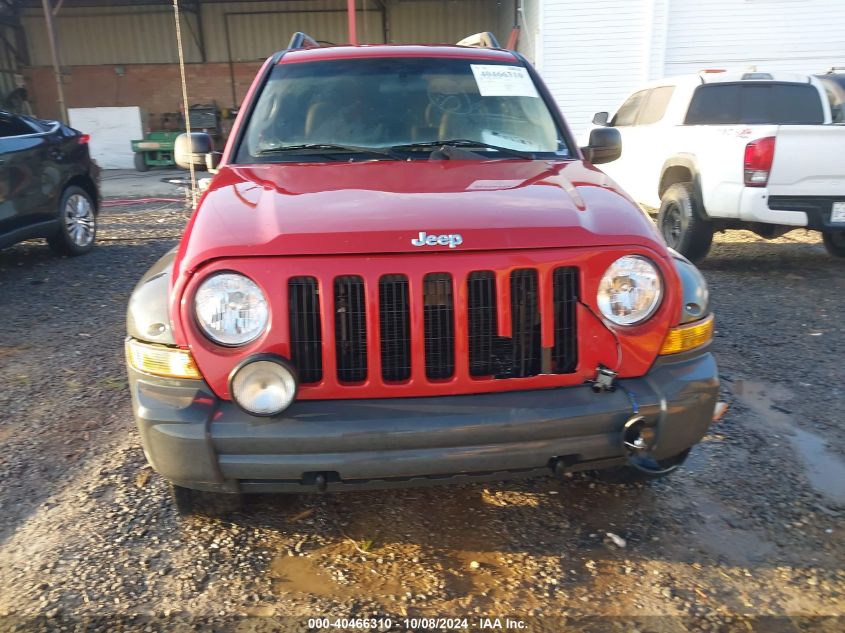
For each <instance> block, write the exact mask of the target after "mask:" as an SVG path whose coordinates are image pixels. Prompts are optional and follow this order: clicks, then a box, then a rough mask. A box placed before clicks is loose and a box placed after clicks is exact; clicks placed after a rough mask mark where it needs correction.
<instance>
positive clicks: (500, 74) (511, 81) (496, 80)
mask: <svg viewBox="0 0 845 633" xmlns="http://www.w3.org/2000/svg"><path fill="white" fill-rule="evenodd" d="M470 67H471V68H472V74H473V75H475V82H476V83H477V84H478V92H479V93H481V96H482V97H539V96H540V95H539V94H537V88H536V87H535V86H534V82H533V81H531V76H530V75H529V74H528V70H526V69H525V68H522V67H521V66H498V65H492V64H470Z"/></svg>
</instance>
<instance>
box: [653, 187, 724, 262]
mask: <svg viewBox="0 0 845 633" xmlns="http://www.w3.org/2000/svg"><path fill="white" fill-rule="evenodd" d="M700 206H701V205H700V204H699V203H698V201H697V200H696V197H695V192H694V191H693V187H692V184H690V183H688V182H683V183H678V184H675V185H672V186H671V187H669V188H668V189H667V190H666V191H665V192H664V193H663V197H662V198H661V199H660V212H659V213H658V215H657V226H658V227H659V228H660V234H661V235H662V236H663V239H664V240H665V241H666V245H667V246H669V247H671V248H674V249H675V250H676V251H678V252H679V253H681V255H684V256H685V257H686V258H687V259H689V260H690V261H692V262H699V261H701V260H702V259H704V258H705V257H706V256H707V253H708V252H710V245H711V244H712V243H713V224H712V223H711V222H710V221H708V220H705V219H703V217H702V216H703V215H704V214H703V211H702V209H701V208H700Z"/></svg>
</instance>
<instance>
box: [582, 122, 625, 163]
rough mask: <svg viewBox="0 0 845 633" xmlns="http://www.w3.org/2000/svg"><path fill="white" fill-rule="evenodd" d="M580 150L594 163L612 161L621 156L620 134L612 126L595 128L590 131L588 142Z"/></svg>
mask: <svg viewBox="0 0 845 633" xmlns="http://www.w3.org/2000/svg"><path fill="white" fill-rule="evenodd" d="M581 151H582V152H583V153H584V158H585V159H586V160H588V161H590V162H591V163H593V164H594V165H599V164H601V163H610V162H613V161H614V160H616V159H617V158H619V157H620V156H622V135H621V134H620V133H619V130H617V129H616V128H613V127H600V128H597V129H595V130H593V131H592V132H590V144H589V145H588V146H587V147H582V148H581Z"/></svg>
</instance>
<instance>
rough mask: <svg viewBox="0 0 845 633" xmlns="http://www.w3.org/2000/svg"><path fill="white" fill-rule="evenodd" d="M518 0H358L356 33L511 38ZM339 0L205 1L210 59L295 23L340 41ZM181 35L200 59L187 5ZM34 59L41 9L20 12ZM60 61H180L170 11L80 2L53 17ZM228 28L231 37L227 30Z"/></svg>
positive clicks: (276, 42) (257, 52)
mask: <svg viewBox="0 0 845 633" xmlns="http://www.w3.org/2000/svg"><path fill="white" fill-rule="evenodd" d="M513 3H514V0H387V12H386V15H384V13H383V12H382V10H381V9H380V8H379V5H378V4H377V3H376V2H375V0H368V4H367V5H366V10H362V9H363V7H362V3H361V1H360V0H359V1H358V7H359V11H358V35H359V39H360V40H361V41H362V42H364V41H366V42H369V43H383V42H384V41H385V30H387V32H388V39H389V41H390V42H396V43H403V42H456V41H458V40H459V39H461V38H463V37H465V36H466V35H469V34H471V33H476V32H478V31H493V32H494V33H496V35H497V36H498V37H499V38H500V39H501V40H502V41H504V40H506V38H507V36H508V32H509V31H510V27H511V25H512V23H513V6H514V4H513ZM345 7H346V3H345V2H343V1H342V0H291V1H284V2H213V3H208V4H204V5H202V14H201V15H202V19H201V22H202V27H203V33H202V34H203V36H204V40H205V49H206V61H211V62H225V61H229V49H230V48H231V53H232V58H233V60H234V61H247V60H255V59H261V58H265V57H267V56H268V55H270V54H271V53H273V52H274V51H277V50H279V49H280V48H283V47H284V46H285V45H286V44H287V42H288V39H289V38H290V35H291V33H293V32H294V31H306V32H307V33H309V34H310V35H312V36H313V37H315V38H317V39H320V40H326V41H330V42H335V43H343V42H345V41H346V38H347V31H346V9H345ZM182 16H183V21H182V36H183V42H184V46H185V58H186V61H188V62H199V61H201V55H200V48H199V46H198V45H197V40H198V39H200V38H199V37H198V35H199V30H198V29H199V26H198V22H199V21H198V20H197V17H196V16H195V15H193V14H191V13H189V12H183V14H182ZM22 22H23V25H24V28H25V30H26V35H27V40H28V43H29V51H30V59H31V63H32V65H34V66H47V65H49V64H50V48H49V44H48V41H47V33H46V29H45V26H44V17H43V15H42V14H41V11H39V10H37V9H28V10H26V11H25V12H24V14H23V16H22ZM56 25H57V32H58V39H59V45H60V48H61V56H62V64H63V65H65V66H84V65H97V64H115V65H120V64H151V63H174V62H176V61H177V51H176V38H175V29H174V23H173V13H172V10H171V9H170V8H169V7H161V6H158V7H148V6H136V7H111V8H75V7H69V6H64V7H62V9H61V10H60V12H59V15H58V18H57V19H56ZM227 36H228V37H227Z"/></svg>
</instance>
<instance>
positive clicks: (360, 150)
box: [258, 143, 402, 160]
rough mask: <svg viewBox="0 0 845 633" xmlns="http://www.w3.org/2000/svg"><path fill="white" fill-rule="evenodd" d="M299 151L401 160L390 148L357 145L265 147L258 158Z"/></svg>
mask: <svg viewBox="0 0 845 633" xmlns="http://www.w3.org/2000/svg"><path fill="white" fill-rule="evenodd" d="M301 150H316V151H317V153H324V154H329V153H331V154H370V155H373V156H389V157H390V158H395V159H396V160H402V158H401V157H400V156H397V155H396V154H394V153H393V151H392V148H389V147H387V148H382V147H359V146H357V145H336V144H334V143H301V144H299V145H279V146H278V147H267V148H265V149H262V150H259V151H258V155H259V156H268V155H271V154H286V153H288V152H298V151H301Z"/></svg>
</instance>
